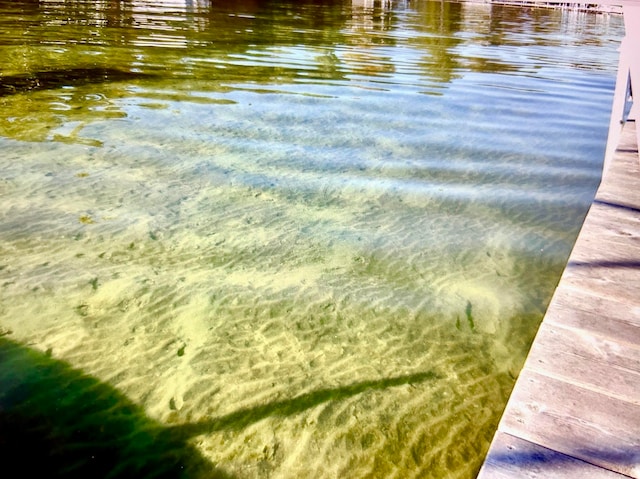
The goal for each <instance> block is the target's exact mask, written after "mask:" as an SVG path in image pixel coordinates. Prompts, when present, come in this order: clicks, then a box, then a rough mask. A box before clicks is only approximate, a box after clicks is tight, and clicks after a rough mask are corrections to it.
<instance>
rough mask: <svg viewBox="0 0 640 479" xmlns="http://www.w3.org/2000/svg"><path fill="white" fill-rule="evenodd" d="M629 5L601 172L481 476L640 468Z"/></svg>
mask: <svg viewBox="0 0 640 479" xmlns="http://www.w3.org/2000/svg"><path fill="white" fill-rule="evenodd" d="M624 4H625V5H624V7H623V8H624V13H623V14H624V16H625V29H626V37H625V38H624V40H623V42H622V44H621V49H620V65H619V72H618V80H617V85H616V93H615V98H614V106H613V111H612V120H611V127H610V134H609V140H608V145H607V153H606V157H605V162H604V165H605V166H604V171H603V177H602V181H601V184H600V187H599V189H598V191H597V193H596V196H595V199H594V200H593V203H592V205H591V208H590V210H589V213H588V214H587V217H586V219H585V222H584V224H583V226H582V229H581V231H580V234H579V235H578V239H577V241H576V244H575V246H574V248H573V251H572V253H571V256H570V258H569V262H568V264H567V266H566V269H565V271H564V273H563V275H562V277H561V279H560V283H559V284H558V287H557V289H556V291H555V294H554V296H553V298H552V300H551V303H550V305H549V308H548V310H547V313H546V315H545V317H544V319H543V321H542V324H541V326H540V329H539V330H538V334H537V336H536V338H535V340H534V342H533V346H532V348H531V351H530V352H529V356H528V357H527V360H526V362H525V365H524V368H523V370H522V372H521V373H520V376H519V378H518V380H517V382H516V385H515V387H514V389H513V392H512V394H511V397H510V399H509V402H508V403H507V407H506V409H505V411H504V414H503V416H502V419H501V421H500V424H499V426H498V431H497V432H496V434H495V436H494V438H493V442H492V443H491V447H490V449H489V453H488V455H487V457H486V459H485V462H484V464H483V466H482V468H481V470H480V473H479V475H478V479H517V478H529V479H541V478H558V479H601V478H602V479H605V478H611V479H613V478H625V477H632V478H638V479H640V159H639V155H638V143H639V142H640V140H639V137H640V125H637V127H636V122H635V121H634V120H633V117H634V116H637V117H638V121H640V116H639V115H638V114H639V113H640V107H639V106H640V102H638V104H636V105H633V95H632V93H633V89H632V88H631V84H632V81H633V79H636V82H635V85H636V88H638V89H640V5H639V3H638V2H637V1H631V0H626V2H624ZM632 105H633V107H632V108H631V110H630V107H631V106H632ZM629 110H630V111H631V113H629ZM621 125H622V127H621Z"/></svg>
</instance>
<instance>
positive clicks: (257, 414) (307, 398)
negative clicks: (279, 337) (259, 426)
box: [172, 372, 439, 437]
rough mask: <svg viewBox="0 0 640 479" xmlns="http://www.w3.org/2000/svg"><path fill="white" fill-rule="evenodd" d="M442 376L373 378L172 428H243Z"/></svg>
mask: <svg viewBox="0 0 640 479" xmlns="http://www.w3.org/2000/svg"><path fill="white" fill-rule="evenodd" d="M434 379H439V376H438V375H437V374H435V373H432V372H426V373H416V374H408V375H405V376H396V377H391V378H385V379H378V380H373V381H361V382H358V383H353V384H349V385H347V386H341V387H337V388H332V389H320V390H318V391H312V392H310V393H307V394H302V395H300V396H296V397H294V398H292V399H286V400H284V401H276V402H271V403H268V404H264V405H261V406H256V407H252V408H247V409H240V410H238V411H236V412H233V413H231V414H227V415H226V416H222V417H219V418H215V419H210V420H205V421H200V422H197V423H193V424H182V425H179V426H174V427H173V428H172V429H173V430H174V431H176V432H178V433H179V434H181V435H184V436H187V437H191V436H195V435H198V434H204V433H209V432H213V431H219V430H223V429H224V430H240V429H243V428H245V427H247V426H249V425H250V424H252V423H255V422H258V421H260V420H262V419H266V418H269V417H287V416H292V415H294V414H298V413H301V412H303V411H306V410H307V409H311V408H313V407H316V406H318V405H320V404H322V403H326V402H329V401H339V400H341V399H346V398H348V397H351V396H355V395H357V394H360V393H363V392H365V391H369V390H376V389H377V390H380V389H386V388H389V387H394V386H402V385H405V384H417V383H422V382H425V381H428V380H434Z"/></svg>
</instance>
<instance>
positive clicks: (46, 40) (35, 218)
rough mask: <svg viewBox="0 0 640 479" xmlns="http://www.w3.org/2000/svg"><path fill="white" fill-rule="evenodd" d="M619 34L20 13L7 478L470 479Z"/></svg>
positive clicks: (358, 18) (535, 311)
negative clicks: (18, 474)
mask: <svg viewBox="0 0 640 479" xmlns="http://www.w3.org/2000/svg"><path fill="white" fill-rule="evenodd" d="M622 36H623V25H622V19H621V17H619V16H614V15H595V14H584V13H578V12H570V11H566V12H562V11H558V10H544V9H526V8H516V7H501V6H490V5H481V4H466V3H449V2H429V1H423V0H412V1H411V2H408V1H407V2H390V3H387V2H370V1H368V0H360V1H359V2H356V1H355V0H354V2H353V3H350V2H347V1H339V0H335V1H330V0H324V1H311V0H306V1H300V2H292V1H290V0H289V1H286V0H285V1H275V0H272V1H269V0H244V1H236V2H217V1H213V2H205V1H178V0H173V1H159V0H156V1H154V0H148V1H147V0H131V1H126V2H125V1H122V2H121V1H45V0H42V1H40V2H38V1H30V2H7V1H3V2H0V58H1V59H2V65H1V66H0V74H1V75H2V76H0V113H1V114H0V197H1V198H2V201H1V202H0V300H1V302H0V334H2V337H1V338H0V436H1V437H0V446H2V448H4V449H6V450H9V451H11V452H10V453H8V452H3V453H4V457H3V462H5V463H6V461H16V460H21V459H20V458H23V457H24V458H27V459H26V460H25V461H23V462H21V467H33V468H36V470H38V467H41V468H42V470H43V471H44V470H46V471H47V477H56V471H57V472H59V476H60V477H189V478H192V477H235V478H300V477H309V478H365V477H367V478H374V477H375V478H392V477H396V478H411V477H424V478H435V479H443V478H472V477H474V476H475V474H476V472H477V470H478V468H479V467H480V465H481V463H482V460H483V457H484V454H485V452H486V450H487V448H488V445H489V442H490V440H491V438H492V436H493V433H494V430H495V428H496V426H497V423H498V420H499V417H500V414H501V412H502V410H503V408H504V406H505V403H506V400H507V398H508V395H509V393H510V391H511V388H512V386H513V383H514V381H515V378H516V377H517V375H518V372H519V370H520V367H521V365H522V363H523V361H524V358H525V356H526V353H527V351H528V348H529V345H530V342H531V340H532V338H533V336H534V334H535V331H536V328H537V326H538V324H539V322H540V321H541V319H542V316H543V314H544V311H545V308H546V306H547V304H548V302H549V299H550V296H551V294H552V292H553V289H554V287H555V285H556V283H557V281H558V279H559V277H560V274H561V273H562V270H563V267H564V264H565V262H566V260H567V257H568V255H569V252H570V250H571V248H572V245H573V242H574V240H575V238H576V235H577V233H578V231H579V228H580V226H581V223H582V220H583V218H584V215H585V214H586V211H587V209H588V206H589V204H590V201H591V198H592V196H593V194H594V192H595V189H596V187H597V185H598V182H599V179H600V172H601V165H602V160H603V155H604V149H605V141H606V136H607V127H608V121H609V113H610V109H611V100H612V97H613V87H614V82H615V68H616V66H617V47H618V44H619V41H620V39H621V37H622ZM52 451H53V452H52ZM23 455H24V456H23ZM34 458H36V459H34ZM44 465H46V469H45V466H44ZM88 471H90V473H89V472H88ZM74 474H75V475H74ZM33 477H36V476H33Z"/></svg>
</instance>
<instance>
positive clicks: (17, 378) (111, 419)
mask: <svg viewBox="0 0 640 479" xmlns="http://www.w3.org/2000/svg"><path fill="white" fill-rule="evenodd" d="M434 379H437V375H436V374H434V373H431V372H427V373H418V374H412V375H405V376H398V377H392V378H384V379H380V380H373V381H362V382H358V383H353V384H350V385H346V386H343V387H339V388H333V389H322V390H318V391H313V392H310V393H307V394H302V395H300V396H296V397H294V398H292V399H288V400H284V401H277V402H271V403H268V404H265V405H260V406H256V407H254V408H247V409H242V410H238V411H236V412H234V413H231V414H229V415H226V416H223V417H219V418H212V419H210V420H203V421H200V422H198V423H192V424H181V425H174V426H164V425H162V424H160V423H157V422H155V421H153V420H151V419H150V418H148V417H147V416H146V415H145V414H144V411H143V410H142V409H141V408H140V407H138V406H136V405H135V404H133V403H132V402H131V401H129V400H128V399H127V398H126V397H125V396H124V395H122V394H121V393H119V392H118V391H117V390H115V389H113V388H112V387H110V386H108V385H107V384H104V383H101V382H99V381H98V380H97V379H95V378H92V377H89V376H87V375H85V374H83V373H82V372H80V371H78V370H75V369H73V368H71V367H70V366H69V365H68V364H66V363H64V362H62V361H58V360H55V359H52V358H51V357H50V356H48V355H47V354H44V353H41V352H38V351H35V350H33V349H30V348H27V347H25V346H22V345H20V344H18V343H16V342H14V341H10V340H8V339H7V338H6V337H0V460H1V461H2V464H3V466H4V468H5V470H14V471H20V477H47V478H56V477H58V478H62V477H64V478H74V479H75V478H78V479H79V478H83V479H86V478H91V479H98V478H114V479H123V478H136V479H142V478H167V479H168V478H207V479H218V478H219V479H223V478H231V477H232V476H231V475H229V474H227V473H225V472H224V471H222V470H220V469H218V468H216V467H214V466H213V465H212V464H211V463H210V462H208V461H207V460H206V459H205V458H204V457H202V456H201V455H200V453H199V452H198V451H197V450H196V449H195V448H194V447H193V446H191V445H189V443H188V440H189V439H190V438H191V437H193V436H196V435H199V434H204V433H207V432H212V431H217V430H236V431H237V430H240V429H242V428H244V427H246V426H248V425H250V424H252V423H255V422H257V421H260V420H262V419H265V418H268V417H286V416H290V415H294V414H297V413H300V412H302V411H305V410H307V409H310V408H312V407H315V406H317V405H319V404H322V403H325V402H328V401H335V400H341V399H345V398H347V397H351V396H354V395H357V394H360V393H362V392H365V391H367V390H375V389H385V388H388V387H394V386H400V385H404V384H414V383H420V382H424V381H427V380H434Z"/></svg>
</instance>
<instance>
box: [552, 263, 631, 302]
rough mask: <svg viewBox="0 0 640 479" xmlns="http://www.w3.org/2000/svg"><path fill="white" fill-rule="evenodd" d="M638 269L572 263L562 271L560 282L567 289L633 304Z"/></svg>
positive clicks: (623, 266)
mask: <svg viewBox="0 0 640 479" xmlns="http://www.w3.org/2000/svg"><path fill="white" fill-rule="evenodd" d="M638 273H639V270H638V267H637V266H636V267H627V266H625V265H617V264H606V263H604V264H602V263H601V264H598V263H592V264H589V263H588V262H587V263H584V262H581V263H573V262H572V261H571V260H570V261H569V263H568V264H567V267H566V268H565V270H564V273H563V275H562V279H561V281H562V282H563V283H564V284H565V285H566V286H569V287H573V288H582V289H584V290H585V291H588V292H589V293H591V294H594V295H597V294H600V295H603V296H608V297H610V298H611V299H614V300H616V301H619V302H629V303H630V304H635V302H636V300H637V298H638V294H639V293H638V292H639V291H640V278H639V277H638Z"/></svg>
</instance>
